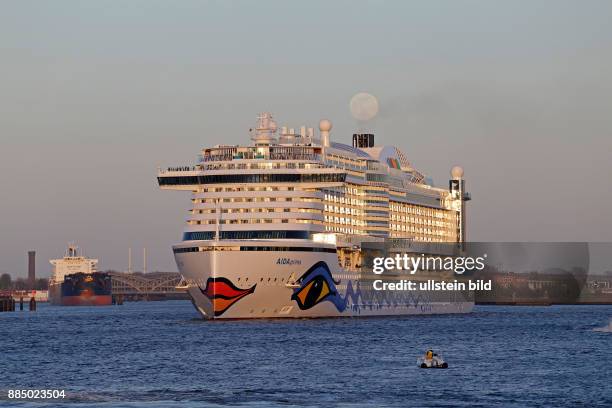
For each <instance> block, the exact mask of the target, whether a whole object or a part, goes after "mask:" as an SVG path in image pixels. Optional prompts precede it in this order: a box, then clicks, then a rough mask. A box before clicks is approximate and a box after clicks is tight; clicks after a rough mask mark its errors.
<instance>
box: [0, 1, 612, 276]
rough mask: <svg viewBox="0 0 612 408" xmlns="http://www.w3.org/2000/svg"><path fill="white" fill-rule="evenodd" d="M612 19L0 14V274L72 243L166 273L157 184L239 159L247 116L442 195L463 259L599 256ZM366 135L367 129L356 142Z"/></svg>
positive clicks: (145, 10)
mask: <svg viewBox="0 0 612 408" xmlns="http://www.w3.org/2000/svg"><path fill="white" fill-rule="evenodd" d="M611 18H612V3H611V2H607V1H584V2H577V1H553V0H549V1H530V2H487V1H453V2H450V1H449V2H426V1H421V2H378V1H367V2H366V1H364V2H353V1H332V2H328V1H302V2H283V1H261V2H246V1H243V2H242V1H241V2H236V1H228V2H212V1H211V2H204V1H182V2H169V1H144V0H141V1H131V2H101V1H98V2H93V1H92V2H78V1H62V2H35V1H7V2H2V4H1V5H0V174H1V176H0V192H1V195H0V273H3V272H9V273H11V274H12V275H13V276H16V275H17V276H25V274H26V270H27V264H26V259H27V255H26V251H27V250H30V249H35V250H36V251H37V274H38V275H39V276H48V275H49V271H50V265H49V264H48V262H47V260H48V259H50V258H55V257H59V256H62V255H63V253H64V249H65V246H66V244H67V242H69V241H76V242H77V243H78V244H79V245H80V246H81V247H82V248H83V249H84V250H85V254H86V255H88V256H92V257H97V258H99V259H100V265H99V267H100V269H116V270H125V269H126V265H127V248H128V247H132V248H133V251H134V263H135V265H134V267H135V269H137V270H138V269H140V268H141V264H142V261H141V258H140V254H141V252H142V248H143V247H146V248H147V252H148V262H147V263H148V270H164V271H174V270H176V266H175V264H174V259H173V256H172V252H171V245H172V244H173V243H175V242H177V241H178V240H180V236H181V231H182V228H183V226H184V220H185V218H186V216H187V210H188V208H189V205H190V203H189V193H179V192H167V191H160V190H159V189H158V187H157V185H156V177H155V176H156V171H157V168H158V166H162V167H165V166H175V165H189V164H193V163H195V159H196V155H197V154H198V153H199V151H200V148H202V147H204V146H208V145H214V144H218V143H244V142H247V141H248V128H249V127H251V126H252V125H253V124H254V121H255V116H256V114H257V113H258V112H261V111H270V112H272V113H273V114H274V115H275V118H276V119H277V121H278V122H279V126H283V125H287V126H290V127H296V128H298V127H299V126H300V125H307V126H313V127H316V126H317V123H318V121H319V119H321V118H328V119H330V120H331V121H332V122H333V124H334V127H333V129H332V133H331V138H332V140H334V141H340V142H344V143H348V144H350V142H351V134H352V133H353V132H354V131H355V130H358V129H360V125H359V124H357V123H355V121H354V120H353V119H351V116H350V112H349V109H348V104H349V100H350V98H351V97H352V96H353V95H354V94H355V93H357V92H360V91H365V92H369V93H372V94H374V95H376V96H377V98H378V100H379V103H380V112H379V115H378V116H377V118H376V119H375V120H373V121H371V122H369V123H368V124H367V125H366V126H367V128H366V129H365V130H371V131H373V132H374V133H375V134H376V140H377V143H379V144H394V145H397V146H399V147H400V148H401V149H402V150H403V151H404V152H406V153H407V155H408V158H409V160H410V161H411V162H412V163H413V164H414V166H415V167H417V168H418V169H419V170H421V171H423V172H424V173H426V174H427V175H428V176H431V177H433V179H434V181H435V183H436V184H437V185H446V183H447V179H448V172H449V169H450V168H451V166H452V165H454V164H460V165H462V166H463V167H464V168H465V178H466V183H467V187H468V190H469V191H470V192H471V193H472V196H473V201H471V202H470V203H469V207H468V208H469V209H468V211H469V212H468V217H469V219H468V228H469V230H468V237H469V239H470V240H474V241H612V218H611V217H610V216H609V213H610V203H611V202H612V188H611V186H610V176H611V175H612V160H610V152H611V151H612V100H611V95H612V77H611V75H610V72H612V55H611V50H612V25H611V24H610V23H609V22H610V20H611ZM361 128H362V126H361Z"/></svg>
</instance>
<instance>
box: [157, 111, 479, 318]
mask: <svg viewBox="0 0 612 408" xmlns="http://www.w3.org/2000/svg"><path fill="white" fill-rule="evenodd" d="M331 129H332V124H331V122H330V121H328V120H322V121H321V122H320V123H319V134H318V135H317V136H315V132H314V129H313V128H307V127H305V126H302V127H301V128H300V129H299V131H298V132H296V131H295V130H294V129H289V128H286V127H282V128H281V129H280V130H279V129H277V125H276V122H275V121H274V120H273V118H272V115H271V114H269V113H263V114H260V115H259V116H258V121H257V126H256V127H255V128H254V129H251V140H252V143H251V144H249V145H244V146H242V145H217V146H215V147H210V148H205V149H203V150H202V153H201V155H200V157H199V163H198V164H197V165H195V166H190V167H175V168H169V169H167V170H160V172H159V174H158V182H159V185H160V187H161V188H162V189H172V190H187V191H190V192H191V194H192V196H191V201H192V208H191V210H190V216H189V218H188V219H187V226H186V228H185V230H184V234H183V241H182V243H180V244H177V245H175V246H174V253H175V258H176V261H177V264H178V267H179V270H180V272H181V274H182V275H183V278H184V281H185V285H186V286H187V287H188V289H189V293H190V294H191V296H192V298H193V300H194V304H195V305H196V308H197V309H198V310H199V311H200V312H201V313H202V315H203V316H205V317H209V318H210V317H223V318H251V317H283V316H287V317H301V316H339V315H369V314H404V313H438V312H440V313H442V312H463V311H467V310H469V309H471V305H472V304H473V302H472V301H471V300H469V299H465V301H457V299H454V300H453V301H447V300H444V299H438V300H440V301H438V300H436V296H438V297H439V295H435V294H431V296H429V297H427V296H425V295H424V294H419V300H415V296H416V295H414V294H408V293H407V294H397V295H394V296H395V297H394V299H384V296H385V295H384V294H381V293H374V292H371V290H370V289H371V287H366V286H367V284H365V283H364V282H368V281H369V280H370V279H371V278H372V275H371V272H369V271H367V270H364V267H363V265H364V258H365V254H364V252H363V251H362V247H364V245H362V244H363V243H364V242H377V241H378V242H380V241H384V240H388V239H394V238H405V239H406V240H405V241H403V242H404V243H406V242H407V243H408V246H410V247H412V250H413V251H415V252H416V251H430V252H431V251H433V250H432V248H434V247H435V246H436V244H441V243H452V244H454V245H456V246H460V245H461V244H462V243H463V242H465V239H466V231H465V201H467V200H469V195H468V194H467V193H466V192H465V191H464V190H465V184H464V180H463V170H462V169H461V168H459V167H454V168H453V170H452V172H451V173H452V179H451V180H450V182H449V187H448V189H447V188H437V187H434V186H433V185H432V183H430V182H428V181H427V179H426V177H425V176H424V175H423V174H422V173H421V172H419V171H418V170H416V169H414V168H413V167H412V166H411V164H410V163H409V161H408V160H407V158H406V156H405V154H404V153H402V151H401V150H399V149H398V148H396V147H392V146H377V145H375V143H374V135H373V134H370V133H359V134H354V135H353V144H352V145H346V144H342V143H335V142H332V141H331V140H330V132H331ZM399 278H401V276H398V279H399ZM370 286H371V285H370ZM402 296H404V297H405V299H403V298H402ZM424 299H425V300H424ZM442 300H443V301H442Z"/></svg>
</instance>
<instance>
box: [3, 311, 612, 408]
mask: <svg viewBox="0 0 612 408" xmlns="http://www.w3.org/2000/svg"><path fill="white" fill-rule="evenodd" d="M611 316H612V306H552V307H495V306H487V307H484V306H483V307H477V308H476V309H475V311H474V312H473V313H472V314H469V315H452V316H423V317H397V318H361V319H360V318H353V319H351V318H345V319H343V318H340V319H307V320H258V321H227V322H223V321H221V322H219V321H216V322H209V321H203V320H200V319H199V317H198V315H197V313H196V312H195V310H194V309H193V307H192V306H191V304H190V303H189V302H181V301H171V302H149V303H146V302H142V303H126V304H124V305H123V306H108V307H97V308H96V307H74V308H67V307H53V306H49V305H39V308H38V311H37V312H33V313H29V312H27V311H24V312H13V313H0V334H1V335H0V352H1V358H0V372H2V375H0V405H3V406H22V407H26V406H32V407H42V406H57V404H58V403H60V402H61V403H63V404H69V405H70V406H75V407H77V406H80V407H94V406H96V407H97V406H107V407H110V406H113V407H114V406H129V407H135V406H146V407H174V406H176V407H178V406H180V407H202V406H205V407H218V406H235V405H240V406H247V407H250V406H257V407H265V406H283V407H288V406H300V407H304V406H342V407H350V406H355V407H361V406H370V407H380V406H398V407H404V406H418V407H429V406H465V407H473V406H481V407H495V406H499V407H512V406H516V407H523V406H557V407H575V406H588V407H597V406H601V407H610V406H612V392H610V391H611V388H610V381H611V380H610V378H612V333H608V332H598V331H595V330H594V329H595V328H597V327H602V326H604V325H605V324H607V322H608V321H609V318H610V317H611ZM429 347H432V348H434V349H436V350H439V351H440V352H441V354H442V355H443V356H444V357H445V358H446V360H447V361H448V362H449V364H450V368H449V369H447V370H423V369H418V368H417V367H416V358H417V357H418V356H419V355H421V354H422V353H423V352H424V351H425V349H426V348H429ZM13 388H21V389H42V388H46V389H65V390H66V394H67V395H66V399H65V400H63V401H47V402H40V401H34V402H14V401H11V402H9V401H7V400H6V396H7V390H8V389H13Z"/></svg>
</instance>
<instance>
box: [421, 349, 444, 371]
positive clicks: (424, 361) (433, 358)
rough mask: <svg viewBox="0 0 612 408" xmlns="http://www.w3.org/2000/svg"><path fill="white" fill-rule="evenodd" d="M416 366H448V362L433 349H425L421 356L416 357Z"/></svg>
mask: <svg viewBox="0 0 612 408" xmlns="http://www.w3.org/2000/svg"><path fill="white" fill-rule="evenodd" d="M417 366H418V367H419V368H448V363H447V362H446V361H444V359H443V358H442V356H439V355H438V354H436V353H434V351H433V350H427V351H426V352H425V355H424V356H423V357H420V358H418V359H417Z"/></svg>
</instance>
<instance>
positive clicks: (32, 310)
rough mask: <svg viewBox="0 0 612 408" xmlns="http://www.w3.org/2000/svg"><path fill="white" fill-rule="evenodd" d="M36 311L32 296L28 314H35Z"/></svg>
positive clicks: (34, 300)
mask: <svg viewBox="0 0 612 408" xmlns="http://www.w3.org/2000/svg"><path fill="white" fill-rule="evenodd" d="M35 311H36V299H35V298H34V296H32V298H31V299H30V312H35Z"/></svg>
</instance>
